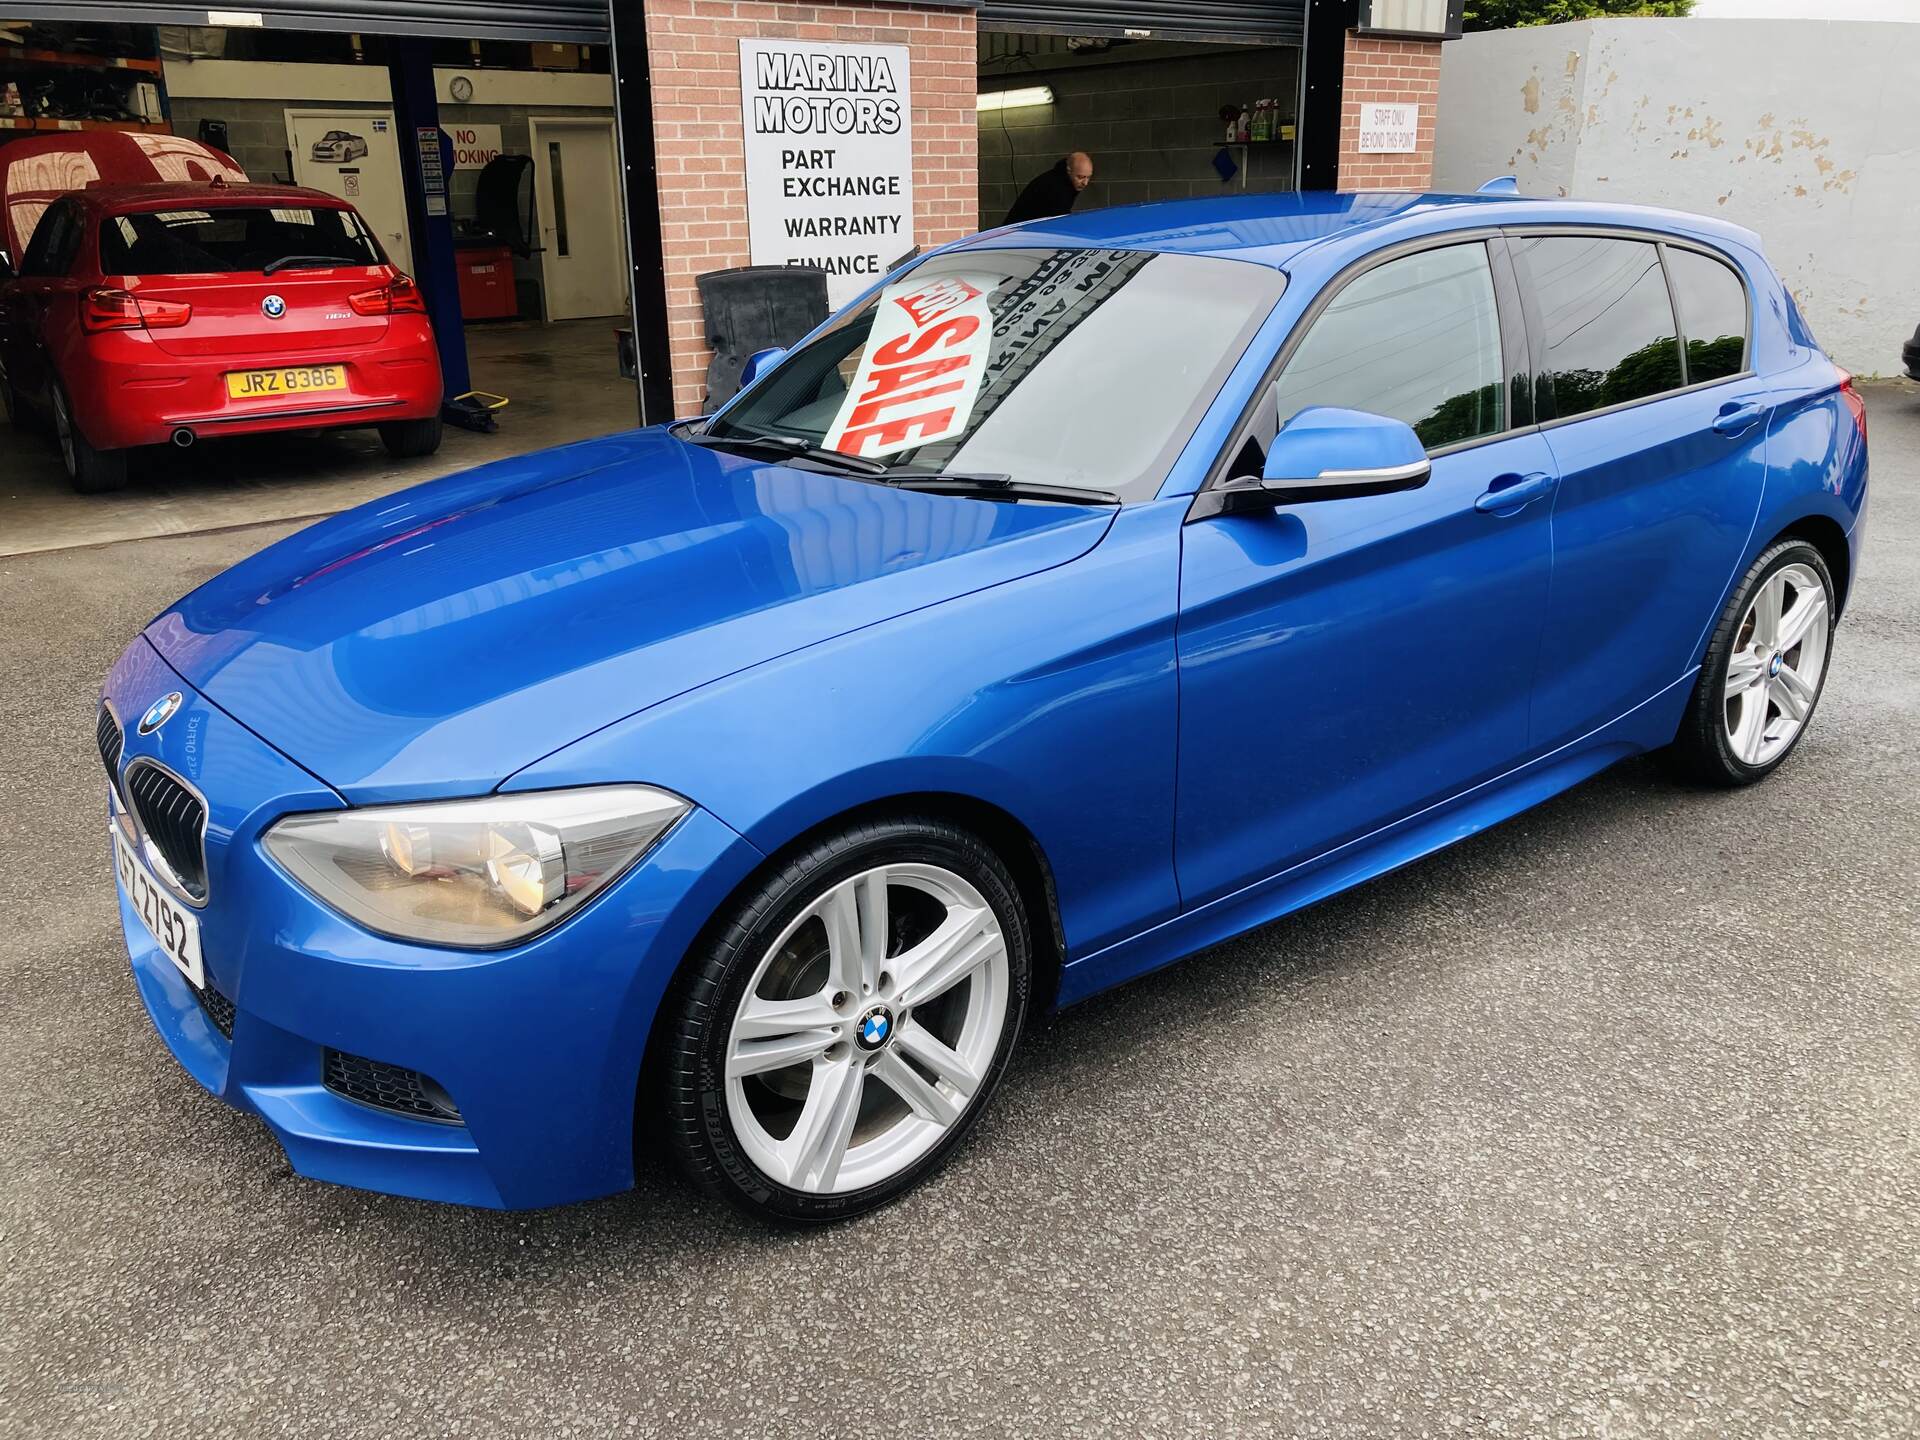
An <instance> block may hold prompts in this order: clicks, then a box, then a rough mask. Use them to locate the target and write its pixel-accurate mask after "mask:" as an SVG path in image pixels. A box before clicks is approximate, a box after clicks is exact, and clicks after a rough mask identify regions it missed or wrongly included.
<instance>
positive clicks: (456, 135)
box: [447, 125, 501, 170]
mask: <svg viewBox="0 0 1920 1440" xmlns="http://www.w3.org/2000/svg"><path fill="white" fill-rule="evenodd" d="M447 138H448V139H449V140H451V141H453V168H454V169H456V170H484V169H486V168H487V166H488V165H489V164H491V163H492V162H493V161H495V160H498V159H499V158H500V150H501V144H500V127H499V126H498V125H449V126H447Z"/></svg>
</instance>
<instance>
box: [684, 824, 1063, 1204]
mask: <svg viewBox="0 0 1920 1440" xmlns="http://www.w3.org/2000/svg"><path fill="white" fill-rule="evenodd" d="M1031 974H1032V943H1031V938H1030V936H1029V933H1028V928H1027V922H1026V917H1025V912H1024V911H1023V909H1022V908H1021V905H1020V901H1019V897H1018V894H1017V891H1016V889H1015V885H1014V882H1013V879H1012V877H1011V876H1010V875H1009V874H1008V872H1007V868H1006V866H1005V864H1003V863H1002V861H1001V860H1000V858H999V856H998V855H996V854H995V853H994V851H993V850H992V849H991V848H989V847H988V846H987V845H986V844H985V843H984V842H982V841H981V840H980V839H979V838H977V837H976V836H974V835H972V834H970V833H968V832H967V831H964V830H961V829H959V828H957V827H955V826H953V825H950V824H947V823H946V822H945V821H942V820H938V819H935V818H932V817H922V818H899V819H888V820H876V821H869V822H866V823H863V824H860V825H857V826H855V827H853V828H851V829H848V830H846V831H843V832H840V833H838V834H835V835H831V836H828V837H826V838H824V839H821V840H819V841H817V842H815V843H813V844H811V845H809V846H808V847H807V848H805V849H804V850H803V851H801V852H800V853H799V854H796V855H795V856H793V857H792V858H791V859H790V860H788V861H787V862H786V863H785V864H783V865H781V866H780V867H779V869H778V870H776V871H774V872H773V873H771V874H769V875H768V876H767V877H766V878H765V879H764V880H763V881H761V882H760V883H759V884H758V885H757V886H756V887H755V888H754V889H753V891H752V892H751V893H749V894H747V895H746V896H744V897H742V898H741V899H740V900H739V901H738V902H737V904H736V905H735V907H734V909H733V910H732V911H730V912H729V914H728V915H727V916H726V917H724V918H723V920H722V922H721V923H720V924H719V925H718V926H716V927H715V928H714V930H713V931H712V932H711V938H710V940H709V941H708V943H707V944H706V946H705V948H704V950H703V951H702V952H701V953H698V954H696V955H694V956H692V957H690V958H689V962H688V969H687V971H686V973H685V974H684V975H683V976H682V977H681V981H680V983H679V985H678V986H677V987H676V990H675V993H674V995H673V997H672V998H671V1000H670V1002H669V1003H670V1004H671V1005H672V1007H673V1009H672V1011H671V1013H670V1028H669V1030H668V1031H667V1033H666V1034H665V1037H664V1047H665V1048H664V1052H663V1057H662V1064H661V1073H660V1077H659V1078H660V1089H661V1091H662V1095H661V1099H662V1101H663V1102H664V1107H665V1112H666V1121H667V1131H668V1134H669V1135H670V1136H671V1138H672V1141H673V1143H674V1145H675V1147H676V1148H677V1149H678V1151H679V1152H680V1155H681V1158H682V1160H683V1161H684V1162H685V1164H686V1166H687V1168H688V1169H689V1171H690V1172H691V1173H692V1174H693V1176H694V1178H695V1179H697V1180H698V1181H699V1182H700V1183H701V1184H702V1185H704V1186H705V1187H706V1188H707V1189H708V1190H710V1191H712V1192H714V1193H715V1194H718V1195H719V1196H721V1197H722V1198H724V1199H725V1200H727V1201H728V1202H730V1203H731V1204H733V1205H735V1206H738V1207H740V1208H741V1209H744V1210H746V1211H748V1212H750V1213H753V1214H756V1215H760V1216H763V1217H767V1218H771V1219H778V1220H786V1221H798V1222H819V1221H826V1220H837V1219H843V1218H846V1217H848V1216H852V1215H858V1214H860V1213H862V1212H864V1211H867V1210H871V1209H873V1208H875V1207H876V1206H879V1205H883V1204H885V1203H886V1202H887V1201H889V1200H891V1199H893V1198H894V1197H895V1196H897V1195H899V1194H901V1193H902V1192H903V1191H905V1190H907V1189H909V1188H911V1187H912V1186H913V1185H915V1184H917V1183H918V1182H919V1181H920V1180H922V1179H923V1178H925V1177H926V1176H927V1175H928V1174H929V1173H930V1172H931V1171H932V1170H934V1169H935V1168H936V1167H937V1166H938V1165H939V1164H940V1163H941V1162H942V1161H943V1160H945V1159H946V1158H947V1156H948V1155H949V1154H950V1153H951V1152H952V1151H953V1149H954V1147H955V1146H956V1145H957V1144H958V1143H959V1142H960V1140H961V1138H962V1136H964V1135H965V1134H966V1133H967V1131H968V1130H969V1129H971V1128H972V1126H973V1124H974V1123H975V1121H976V1120H977V1118H978V1117H979V1115H980V1112H981V1109H982V1107H983V1106H984V1105H985V1103H986V1100H987V1097H988V1095H989V1094H991V1092H992V1091H993V1089H994V1087H995V1085H996V1084H997V1083H998V1082H999V1079H1000V1076H1001V1075H1002V1073H1004V1071H1005V1069H1006V1066H1007V1062H1008V1060H1009V1058H1010V1057H1011V1055H1012V1053H1013V1047H1014V1043H1015V1040H1016V1039H1017V1038H1018V1035H1019V1032H1020V1026H1021V1023H1022V1021H1023V1019H1024V1018H1025V1014H1026V1007H1027V997H1028V990H1029V986H1030V980H1031Z"/></svg>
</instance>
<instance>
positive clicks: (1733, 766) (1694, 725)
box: [1673, 540, 1834, 786]
mask: <svg viewBox="0 0 1920 1440" xmlns="http://www.w3.org/2000/svg"><path fill="white" fill-rule="evenodd" d="M1833 620H1834V589H1833V576H1832V574H1831V573H1830V572H1829V571H1828V569H1827V562H1826V560H1825V559H1823V558H1822V556H1821V554H1820V552H1819V551H1818V550H1817V549H1815V548H1814V547H1813V546H1812V545H1809V544H1808V543H1807V542H1806V541H1804V540H1783V541H1781V542H1780V543H1778V544H1776V545H1772V546H1769V547H1768V548H1767V551H1766V553H1765V554H1763V555H1762V556H1761V557H1760V558H1759V559H1758V560H1756V561H1754V563H1753V566H1752V568H1751V569H1749V570H1748V571H1747V573H1746V575H1745V576H1744V577H1743V578H1742V579H1741V582H1740V584H1739V585H1738V586H1737V587H1736V588H1735V590H1734V593H1733V597H1732V598H1731V599H1730V600H1728V602H1727V608H1726V609H1725V610H1724V611H1723V612H1722V613H1721V616H1720V623H1719V624H1718V625H1717V626H1715V627H1714V632H1713V637H1712V639H1711V640H1709V641H1708V643H1707V653H1706V658H1705V660H1704V661H1703V662H1702V664H1701V666H1700V678H1699V680H1698V681H1697V682H1696V683H1695V686H1694V692H1693V699H1692V701H1691V702H1690V704H1689V705H1688V707H1687V716H1686V719H1685V720H1684V721H1683V722H1682V723H1681V726H1680V733H1679V735H1678V736H1676V737H1675V739H1674V744H1673V758H1674V760H1675V761H1676V763H1677V764H1678V766H1679V768H1680V770H1681V771H1682V773H1683V774H1685V775H1687V776H1688V777H1690V778H1692V779H1695V780H1699V781H1701V782H1703V783H1706V784H1709V785H1724V786H1735V785H1751V784H1753V783H1754V782H1755V781H1756V780H1763V779H1765V778H1766V777H1767V776H1768V775H1771V774H1772V773H1773V772H1774V771H1775V770H1776V769H1778V768H1779V766H1780V764H1781V762H1782V761H1784V760H1785V759H1786V758H1787V756H1788V755H1789V754H1790V753H1791V752H1792V750H1793V747H1794V746H1795V745H1797V744H1799V743H1800V737H1801V736H1802V735H1804V734H1805V733H1806V729H1807V725H1808V724H1809V723H1810V722H1811V721H1812V719H1813V711H1814V707H1815V706H1817V705H1818V704H1819V703H1820V693H1821V691H1822V689H1824V688H1825V685H1826V680H1827V665H1828V662H1829V660H1830V658H1831V656H1832V642H1833Z"/></svg>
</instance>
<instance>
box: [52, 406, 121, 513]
mask: <svg viewBox="0 0 1920 1440" xmlns="http://www.w3.org/2000/svg"><path fill="white" fill-rule="evenodd" d="M53 433H54V436H55V438H56V439H57V440H58V441H59V442H60V460H61V463H62V464H64V465H65V466H66V467H67V479H68V480H69V481H70V482H71V483H72V485H73V488H74V489H75V490H77V491H79V492H80V493H81V494H82V495H100V494H103V493H105V492H106V491H109V490H118V489H120V488H121V487H122V486H124V485H125V484H126V483H127V452H126V451H124V450H96V449H94V448H93V446H92V445H90V444H88V443H87V437H86V436H85V435H83V434H81V433H80V426H79V425H78V424H77V423H75V421H74V418H73V409H72V407H71V406H70V405H69V404H68V402H67V392H66V391H65V390H63V389H61V388H60V386H58V385H55V386H54V387H53Z"/></svg>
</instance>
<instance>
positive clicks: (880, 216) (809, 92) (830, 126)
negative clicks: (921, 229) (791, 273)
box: [740, 39, 914, 306]
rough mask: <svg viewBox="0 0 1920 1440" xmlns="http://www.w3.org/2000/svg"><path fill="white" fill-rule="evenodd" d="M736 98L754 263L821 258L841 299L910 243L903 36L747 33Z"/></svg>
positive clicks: (831, 297)
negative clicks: (898, 40) (843, 39)
mask: <svg viewBox="0 0 1920 1440" xmlns="http://www.w3.org/2000/svg"><path fill="white" fill-rule="evenodd" d="M740 106H741V111H742V119H743V121H744V122H745V128H746V160H747V174H746V181H747V244H748V249H749V252H750V253H751V255H752V257H753V263H754V264H756V265H809V266H813V267H815V268H817V269H821V270H825V271H826V272H827V300H828V302H829V303H830V304H832V305H834V306H840V305H843V304H845V303H846V302H847V301H849V300H851V299H852V298H853V297H854V296H855V295H858V294H859V293H860V292H861V291H862V290H865V289H866V288H867V287H868V286H869V285H871V284H873V282H874V281H876V280H878V279H879V278H880V277H881V276H882V275H885V274H886V273H887V271H888V269H889V268H890V267H891V266H892V264H893V262H894V261H895V260H897V259H899V258H900V257H901V256H902V255H904V254H906V253H907V252H908V251H909V250H911V249H913V244H914V241H913V93H912V82H911V76H910V73H909V69H908V58H907V47H906V46H904V45H836V44H829V43H826V42H824V41H821V42H811V41H804V40H800V41H793V40H758V39H743V40H741V42H740Z"/></svg>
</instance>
